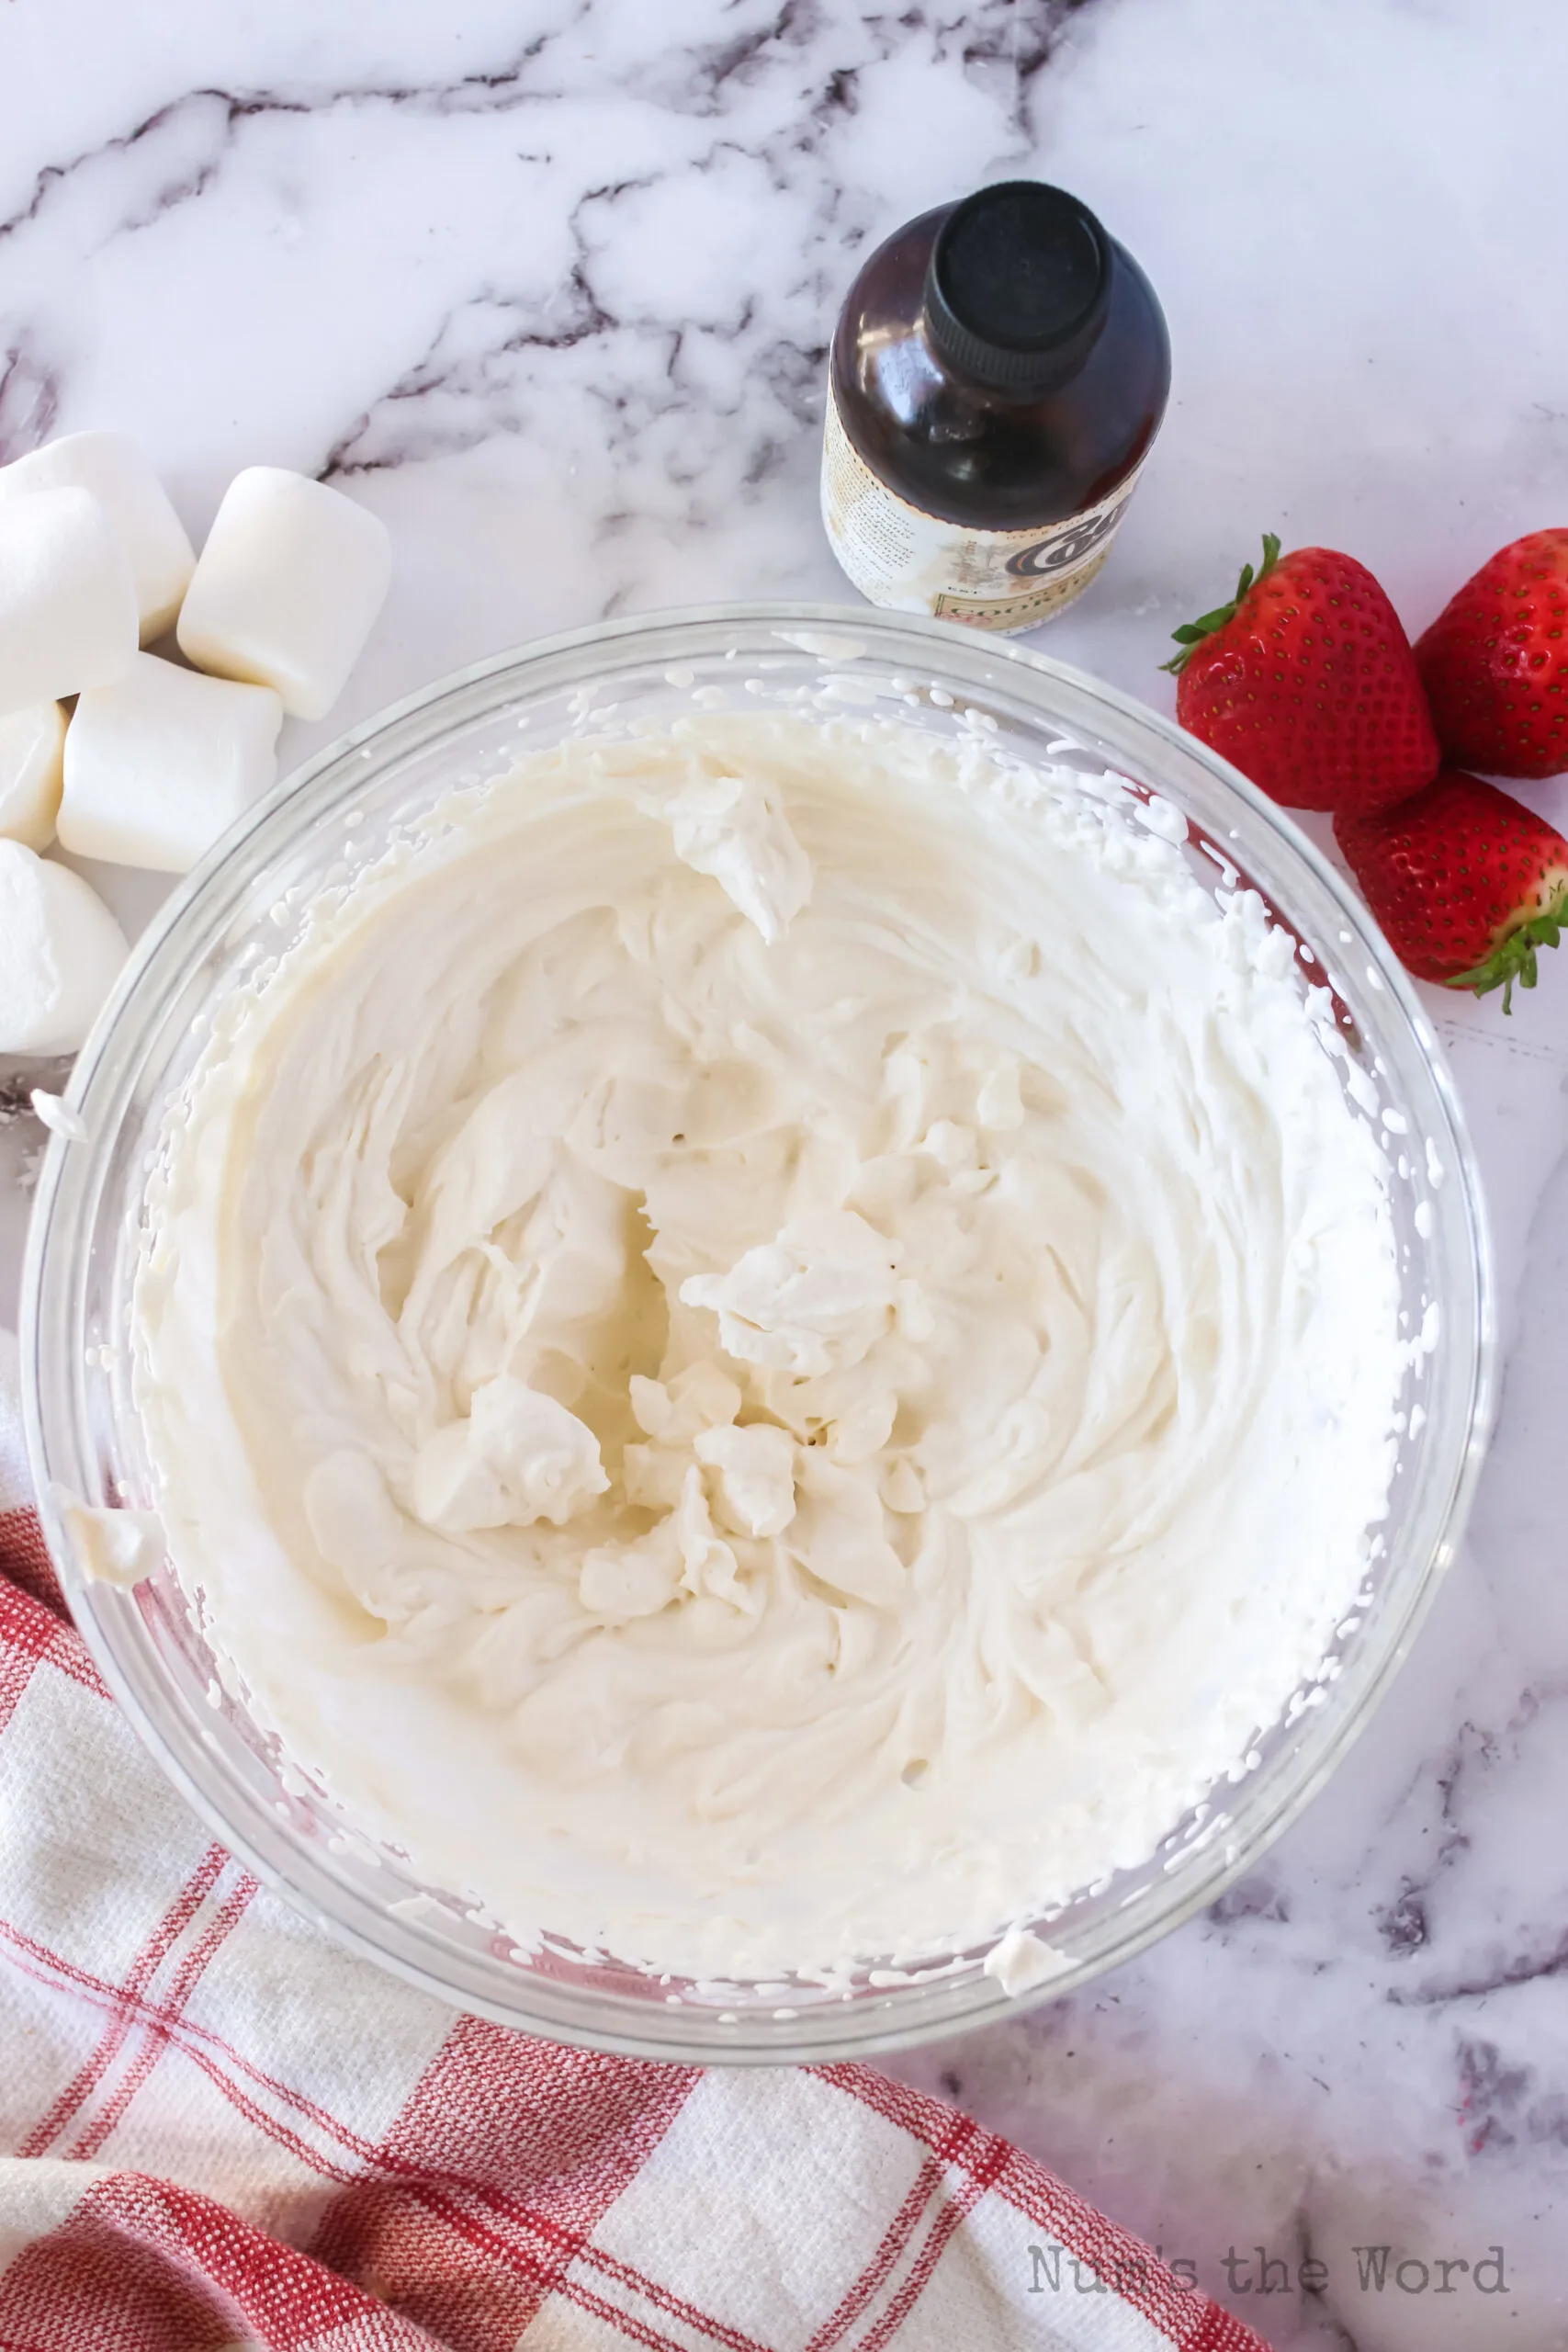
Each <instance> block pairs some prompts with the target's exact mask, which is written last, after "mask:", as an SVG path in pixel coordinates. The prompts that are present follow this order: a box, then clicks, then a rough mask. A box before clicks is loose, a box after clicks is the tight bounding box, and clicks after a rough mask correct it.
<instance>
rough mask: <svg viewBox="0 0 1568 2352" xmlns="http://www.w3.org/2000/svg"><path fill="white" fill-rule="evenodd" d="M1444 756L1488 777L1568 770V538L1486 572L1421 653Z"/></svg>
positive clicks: (1506, 558) (1448, 611)
mask: <svg viewBox="0 0 1568 2352" xmlns="http://www.w3.org/2000/svg"><path fill="white" fill-rule="evenodd" d="M1416 662H1417V664H1418V666H1419V668H1420V672H1421V676H1422V679H1423V681H1424V683H1425V684H1426V688H1427V700H1428V701H1429V702H1430V704H1431V706H1432V717H1433V718H1435V719H1436V721H1437V725H1438V739H1439V741H1441V743H1442V747H1443V752H1444V756H1445V757H1446V758H1448V759H1451V760H1462V761H1463V763H1464V764H1465V766H1466V767H1472V768H1483V769H1484V770H1485V772H1486V774H1487V775H1562V771H1563V769H1564V768H1568V531H1532V532H1531V533H1530V535H1529V537H1528V538H1525V539H1516V540H1515V541H1514V543H1513V545H1512V546H1511V547H1506V548H1500V549H1499V550H1498V552H1497V554H1495V556H1494V557H1493V559H1492V560H1491V562H1490V563H1483V565H1482V567H1481V569H1480V571H1478V572H1477V573H1476V574H1475V576H1474V578H1473V579H1471V580H1467V581H1466V582H1465V583H1464V586H1463V587H1462V588H1461V590H1460V592H1459V594H1458V595H1457V596H1455V597H1453V598H1452V599H1451V601H1450V603H1449V604H1447V605H1444V607H1443V609H1442V611H1441V612H1440V613H1439V614H1438V617H1437V619H1436V620H1435V621H1434V622H1433V623H1432V626H1431V628H1429V629H1428V630H1427V634H1426V636H1425V637H1423V638H1422V639H1421V640H1420V642H1419V643H1418V644H1417V646H1416Z"/></svg>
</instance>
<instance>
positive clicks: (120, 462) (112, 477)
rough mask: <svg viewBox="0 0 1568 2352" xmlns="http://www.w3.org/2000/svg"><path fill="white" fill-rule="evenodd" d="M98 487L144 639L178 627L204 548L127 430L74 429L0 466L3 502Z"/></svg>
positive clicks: (145, 642) (97, 494)
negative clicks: (193, 542) (121, 552)
mask: <svg viewBox="0 0 1568 2352" xmlns="http://www.w3.org/2000/svg"><path fill="white" fill-rule="evenodd" d="M62 488H70V489H75V490H85V491H90V492H92V495H93V496H94V497H95V498H96V500H97V502H98V503H99V505H100V506H101V507H102V508H103V510H104V512H105V514H106V515H107V516H108V518H109V522H110V523H111V525H112V526H113V528H114V532H115V536H116V537H117V538H118V540H119V543H120V546H121V547H122V548H124V550H125V557H126V561H127V562H128V563H129V564H130V574H131V578H132V579H133V581H134V582H135V583H136V607H137V612H138V614H139V616H140V619H141V642H142V644H143V645H151V644H152V639H154V638H155V637H162V636H163V635H164V631H165V629H169V628H173V627H174V624H175V615H176V614H177V613H178V611H179V609H180V601H181V599H182V598H183V596H184V595H185V593H186V588H187V587H188V586H189V585H190V576H191V573H192V572H193V571H195V570H196V549H195V548H193V547H192V546H191V543H190V540H189V538H188V537H186V527H185V525H184V524H183V523H182V522H181V521H180V518H179V516H178V515H176V514H175V510H174V508H173V506H172V505H171V504H170V503H169V494H168V492H167V491H166V490H165V489H164V485H163V483H162V482H161V481H159V480H158V477H157V475H156V474H155V473H154V472H153V470H152V467H151V466H150V465H149V464H148V462H147V460H146V458H144V457H143V456H142V454H141V450H140V449H139V448H138V447H137V446H136V444H135V442H134V441H129V440H127V438H126V436H125V435H124V434H123V433H68V434H67V435H66V436H65V438H64V440H63V441H51V442H50V443H49V444H48V445H47V447H44V448H42V449H34V450H33V451H32V452H31V454H30V456H28V457H26V458H17V459H16V460H15V461H14V463H12V464H11V465H8V466H0V504H3V503H5V502H6V500H8V499H12V498H24V497H30V496H31V495H32V493H33V492H35V491H39V490H60V489H62Z"/></svg>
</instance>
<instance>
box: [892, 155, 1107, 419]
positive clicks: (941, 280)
mask: <svg viewBox="0 0 1568 2352" xmlns="http://www.w3.org/2000/svg"><path fill="white" fill-rule="evenodd" d="M1110 299H1111V240H1110V238H1109V237H1108V236H1107V235H1106V233H1105V232H1104V230H1103V229H1102V228H1101V227H1100V223H1099V221H1098V220H1096V219H1095V217H1094V215H1093V213H1092V212H1091V211H1090V210H1089V207H1088V205H1087V204H1080V203H1079V202H1078V200H1077V197H1076V196H1069V195H1068V194H1067V193H1066V189H1065V188H1059V187H1046V186H1045V184H1044V182H1043V181H1041V180H1003V181H1001V182H1000V183H999V185H998V186H997V187H983V188H981V189H979V190H978V192H977V193H976V195H974V196H966V197H965V198H964V200H963V202H962V203H961V204H955V205H954V206H953V209H952V211H951V212H950V213H949V214H948V216H947V218H946V220H944V221H943V222H942V227H941V228H940V229H939V230H938V232H937V237H936V243H935V244H934V245H933V246H932V247H931V261H930V263H929V264H928V266H927V268H926V288H925V310H926V332H927V334H929V335H930V337H931V342H932V344H933V345H935V347H936V350H937V351H938V353H939V354H940V355H941V356H942V358H943V359H945V360H946V361H947V363H948V365H949V366H950V367H952V368H958V369H959V370H960V371H961V372H962V373H963V374H964V375H965V376H969V377H972V378H973V379H975V381H976V383H980V384H984V385H986V386H987V387H988V388H989V389H991V390H996V391H1008V392H1017V393H1027V392H1045V391H1049V390H1051V389H1052V388H1053V387H1054V386H1055V385H1057V384H1060V383H1062V382H1064V381H1065V380H1066V378H1067V377H1068V376H1070V375H1072V374H1073V373H1074V372H1075V370H1076V369H1077V368H1078V367H1080V366H1081V365H1082V363H1083V361H1084V360H1085V358H1087V356H1088V355H1089V351H1090V349H1091V348H1092V346H1093V345H1094V342H1095V340H1096V338H1097V336H1098V335H1099V334H1100V328H1101V327H1102V326H1103V325H1104V323H1105V312H1106V308H1107V305H1108V303H1109V301H1110Z"/></svg>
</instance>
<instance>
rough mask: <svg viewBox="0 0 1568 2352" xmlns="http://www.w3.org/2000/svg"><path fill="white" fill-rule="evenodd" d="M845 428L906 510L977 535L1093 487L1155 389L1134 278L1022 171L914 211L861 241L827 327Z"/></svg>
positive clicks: (1144, 413)
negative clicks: (872, 244) (869, 250)
mask: <svg viewBox="0 0 1568 2352" xmlns="http://www.w3.org/2000/svg"><path fill="white" fill-rule="evenodd" d="M831 373H832V391H833V398H834V401H835V402H836V404H837V407H838V411H839V415H840V420H841V422H842V424H843V427H844V431H845V433H846V434H847V435H848V436H849V439H850V441H851V442H852V445H853V447H855V449H856V450H857V451H858V452H859V454H860V456H861V457H862V458H863V460H864V461H865V463H866V465H867V466H869V467H870V468H871V469H872V471H873V472H874V474H876V475H877V476H879V478H880V479H881V480H882V481H884V482H885V483H886V485H887V487H888V488H889V489H890V490H892V491H893V492H896V493H897V496H898V497H900V498H902V499H904V500H905V501H906V502H907V503H908V504H909V505H911V506H915V507H918V508H919V509H920V510H921V511H922V512H923V513H925V514H927V515H936V516H939V517H941V518H942V520H943V521H946V522H950V523H953V524H957V525H960V526H966V527H968V528H969V529H972V530H976V531H1019V530H1028V529H1031V528H1032V527H1033V526H1035V525H1040V526H1049V525H1052V524H1062V523H1066V522H1068V521H1069V520H1070V519H1071V518H1072V517H1073V516H1074V515H1077V514H1079V513H1080V512H1082V510H1083V509H1084V508H1086V507H1092V506H1096V505H1098V504H1099V503H1100V502H1101V501H1102V500H1104V499H1106V498H1109V497H1110V496H1111V493H1112V492H1114V491H1115V489H1116V487H1117V484H1118V483H1119V482H1121V481H1124V480H1125V478H1126V477H1127V476H1128V475H1129V474H1130V473H1132V472H1133V470H1134V468H1135V467H1136V466H1137V465H1138V463H1139V462H1140V460H1141V459H1142V458H1143V457H1144V455H1145V451H1146V450H1147V448H1148V447H1149V444H1150V442H1151V441H1152V440H1153V439H1154V436H1155V434H1156V431H1157V430H1158V427H1159V422H1160V418H1161V416H1162V415H1163V413H1164V411H1165V404H1166V396H1167V393H1168V390H1169V385H1170V345H1169V341H1168V336H1167V334H1166V327H1165V320H1164V317H1163V316H1162V314H1161V311H1160V307H1159V304H1158V302H1157V301H1156V300H1155V296H1154V292H1153V289H1152V288H1151V287H1150V285H1149V282H1148V280H1147V278H1146V277H1145V276H1144V274H1143V272H1142V270H1141V269H1140V268H1139V267H1138V266H1137V264H1136V262H1135V261H1134V259H1133V258H1132V255H1131V254H1128V253H1126V252H1124V251H1123V249H1122V246H1120V245H1119V244H1117V243H1116V242H1115V240H1114V239H1113V238H1111V237H1109V236H1107V234H1106V232H1105V231H1104V230H1103V229H1102V228H1101V227H1100V223H1099V221H1098V220H1096V219H1095V217H1094V215H1093V214H1092V213H1091V212H1089V209H1088V208H1087V207H1086V206H1083V205H1080V204H1079V203H1078V202H1077V199H1076V198H1072V197H1069V196H1066V195H1065V194H1064V192H1063V191H1062V190H1060V189H1058V188H1049V187H1043V186H1042V185H1040V184H1039V183H1037V182H1034V181H1030V180H1017V181H1010V182H1008V183H1006V184H1005V185H1004V186H1002V187H993V188H982V189H981V190H980V191H979V193H978V194H977V195H976V196H973V197H969V198H965V199H964V202H963V203H962V204H958V205H944V206H942V208H941V209H938V210H937V211H934V212H926V213H922V214H921V216H920V217H919V220H911V221H910V222H909V223H908V226H907V227H905V228H903V229H900V230H899V231H898V232H897V235H896V236H893V237H890V238H889V239H888V241H887V243H886V244H885V245H881V246H879V247H878V248H877V250H876V252H875V253H874V254H872V256H871V258H870V260H869V261H868V262H867V263H866V264H865V266H864V267H863V269H862V271H861V273H860V276H859V277H857V278H856V280H855V282H854V285H853V287H852V288H851V291H850V295H849V299H848V300H847V301H846V303H845V305H844V309H843V313H842V316H841V317H840V321H839V325H838V330H837V333H836V334H835V335H834V338H833V346H832V357H831Z"/></svg>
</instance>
